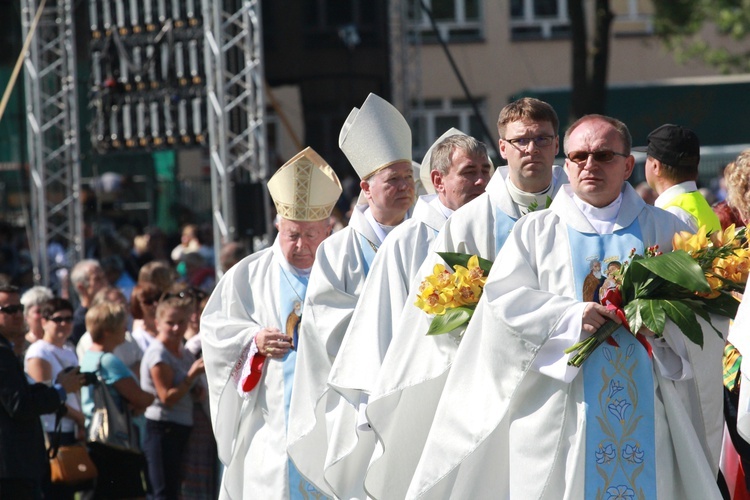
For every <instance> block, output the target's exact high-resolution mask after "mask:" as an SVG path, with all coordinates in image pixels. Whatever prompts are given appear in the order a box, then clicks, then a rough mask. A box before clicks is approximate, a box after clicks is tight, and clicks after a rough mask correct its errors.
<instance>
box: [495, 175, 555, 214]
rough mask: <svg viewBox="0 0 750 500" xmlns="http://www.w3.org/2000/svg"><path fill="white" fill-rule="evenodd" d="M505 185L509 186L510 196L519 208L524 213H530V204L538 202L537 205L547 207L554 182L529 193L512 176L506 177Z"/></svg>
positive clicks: (540, 207)
mask: <svg viewBox="0 0 750 500" xmlns="http://www.w3.org/2000/svg"><path fill="white" fill-rule="evenodd" d="M505 185H506V186H508V193H510V198H511V199H512V200H513V203H515V204H516V205H518V209H519V211H520V212H521V213H522V214H525V213H528V211H529V206H531V205H533V204H534V203H536V206H537V208H539V209H542V208H547V197H548V196H551V194H552V184H550V185H549V186H547V189H544V190H543V191H539V192H538V193H527V192H526V191H521V190H520V189H518V188H517V187H516V185H515V184H513V181H512V180H511V178H510V177H508V178H507V179H506V182H505Z"/></svg>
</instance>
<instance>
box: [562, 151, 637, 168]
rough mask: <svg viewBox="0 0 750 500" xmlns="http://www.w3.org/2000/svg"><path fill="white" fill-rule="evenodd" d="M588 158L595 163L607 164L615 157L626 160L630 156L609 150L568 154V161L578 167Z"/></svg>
mask: <svg viewBox="0 0 750 500" xmlns="http://www.w3.org/2000/svg"><path fill="white" fill-rule="evenodd" d="M589 156H591V157H593V158H594V161H595V162H598V163H609V162H611V161H612V160H614V158H615V156H622V157H623V158H627V157H628V156H630V155H626V154H625V153H616V152H615V151H610V150H609V149H603V150H601V151H571V152H570V153H568V160H570V161H572V162H573V163H577V164H578V165H583V164H584V163H586V162H587V161H588V160H589Z"/></svg>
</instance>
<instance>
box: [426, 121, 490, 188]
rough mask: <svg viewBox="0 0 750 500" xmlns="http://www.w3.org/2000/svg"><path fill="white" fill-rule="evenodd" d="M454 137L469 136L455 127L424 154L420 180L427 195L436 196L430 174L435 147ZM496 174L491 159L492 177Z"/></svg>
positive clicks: (439, 138)
mask: <svg viewBox="0 0 750 500" xmlns="http://www.w3.org/2000/svg"><path fill="white" fill-rule="evenodd" d="M454 135H468V134H464V133H463V132H461V131H460V130H458V129H457V128H455V127H451V128H449V129H448V130H447V131H446V132H445V133H444V134H443V135H441V136H440V137H438V138H437V140H435V142H433V143H432V146H430V149H428V150H427V152H426V153H425V154H424V158H422V165H421V166H420V168H419V178H420V179H421V180H422V186H424V190H425V191H427V194H435V186H433V185H432V175H430V172H431V171H432V165H430V162H431V161H432V152H433V151H434V150H435V147H436V146H437V145H438V144H440V143H441V142H443V140H444V139H447V138H448V137H451V136H454ZM494 172H495V166H494V165H493V164H492V159H490V175H492V174H493V173H494Z"/></svg>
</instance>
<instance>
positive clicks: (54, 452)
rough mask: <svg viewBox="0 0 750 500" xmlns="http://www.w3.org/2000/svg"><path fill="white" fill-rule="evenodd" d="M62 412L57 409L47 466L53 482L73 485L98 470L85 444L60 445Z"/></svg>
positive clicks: (91, 477)
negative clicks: (52, 441)
mask: <svg viewBox="0 0 750 500" xmlns="http://www.w3.org/2000/svg"><path fill="white" fill-rule="evenodd" d="M63 408H64V407H63ZM62 413H63V412H62V411H61V410H58V411H57V415H56V417H55V434H54V437H53V439H54V441H55V442H54V443H50V446H49V448H48V450H47V453H48V456H49V467H50V472H51V479H52V482H53V483H58V484H67V485H69V486H74V485H77V484H81V483H84V482H86V481H91V480H92V479H94V478H96V476H97V474H98V471H97V469H96V465H94V462H93V461H92V460H91V457H90V456H89V452H88V450H86V447H85V446H83V445H81V444H73V445H66V446H60V429H61V428H62V423H61V421H60V420H61V417H62Z"/></svg>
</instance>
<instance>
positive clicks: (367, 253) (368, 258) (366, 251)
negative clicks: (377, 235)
mask: <svg viewBox="0 0 750 500" xmlns="http://www.w3.org/2000/svg"><path fill="white" fill-rule="evenodd" d="M357 236H359V247H360V248H361V249H362V260H363V262H364V266H365V276H367V275H368V274H370V267H371V266H372V261H373V260H374V259H375V252H377V251H378V245H375V243H373V242H371V241H370V240H368V239H367V238H365V237H364V236H363V235H361V234H360V233H357Z"/></svg>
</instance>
